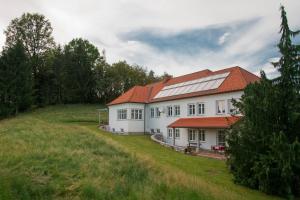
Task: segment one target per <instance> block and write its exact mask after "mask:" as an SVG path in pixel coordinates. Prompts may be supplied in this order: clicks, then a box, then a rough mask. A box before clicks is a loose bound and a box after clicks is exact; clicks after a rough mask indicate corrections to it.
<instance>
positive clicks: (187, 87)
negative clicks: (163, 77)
mask: <svg viewBox="0 0 300 200" xmlns="http://www.w3.org/2000/svg"><path fill="white" fill-rule="evenodd" d="M228 75H229V72H227V73H223V74H217V75H212V76H208V77H204V78H200V79H195V80H192V81H186V82H183V83H177V84H173V85H168V86H165V87H164V88H163V89H162V90H161V91H160V92H159V93H158V94H157V95H156V96H155V97H154V98H155V99H156V98H162V97H168V96H174V95H180V94H188V93H192V92H200V91H205V90H211V89H216V88H218V87H220V85H221V84H222V83H223V81H224V80H225V78H226V77H227V76H228Z"/></svg>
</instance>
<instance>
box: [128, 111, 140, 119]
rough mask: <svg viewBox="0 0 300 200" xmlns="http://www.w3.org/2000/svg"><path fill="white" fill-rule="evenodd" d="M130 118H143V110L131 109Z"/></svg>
mask: <svg viewBox="0 0 300 200" xmlns="http://www.w3.org/2000/svg"><path fill="white" fill-rule="evenodd" d="M131 119H143V110H142V109H131Z"/></svg>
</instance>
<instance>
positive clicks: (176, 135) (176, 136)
mask: <svg viewBox="0 0 300 200" xmlns="http://www.w3.org/2000/svg"><path fill="white" fill-rule="evenodd" d="M175 138H176V139H179V138H180V129H179V128H176V129H175Z"/></svg>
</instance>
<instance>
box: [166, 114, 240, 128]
mask: <svg viewBox="0 0 300 200" xmlns="http://www.w3.org/2000/svg"><path fill="white" fill-rule="evenodd" d="M238 120H240V117H198V118H181V119H178V120H176V121H175V122H173V123H171V124H170V125H169V126H168V127H170V128H229V127H230V126H231V125H233V124H234V123H236V122H237V121H238Z"/></svg>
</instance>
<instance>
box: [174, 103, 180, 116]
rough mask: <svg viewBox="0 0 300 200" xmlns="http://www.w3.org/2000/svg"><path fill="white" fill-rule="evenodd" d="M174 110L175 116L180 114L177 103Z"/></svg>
mask: <svg viewBox="0 0 300 200" xmlns="http://www.w3.org/2000/svg"><path fill="white" fill-rule="evenodd" d="M174 112H175V116H180V106H179V105H176V106H174Z"/></svg>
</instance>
